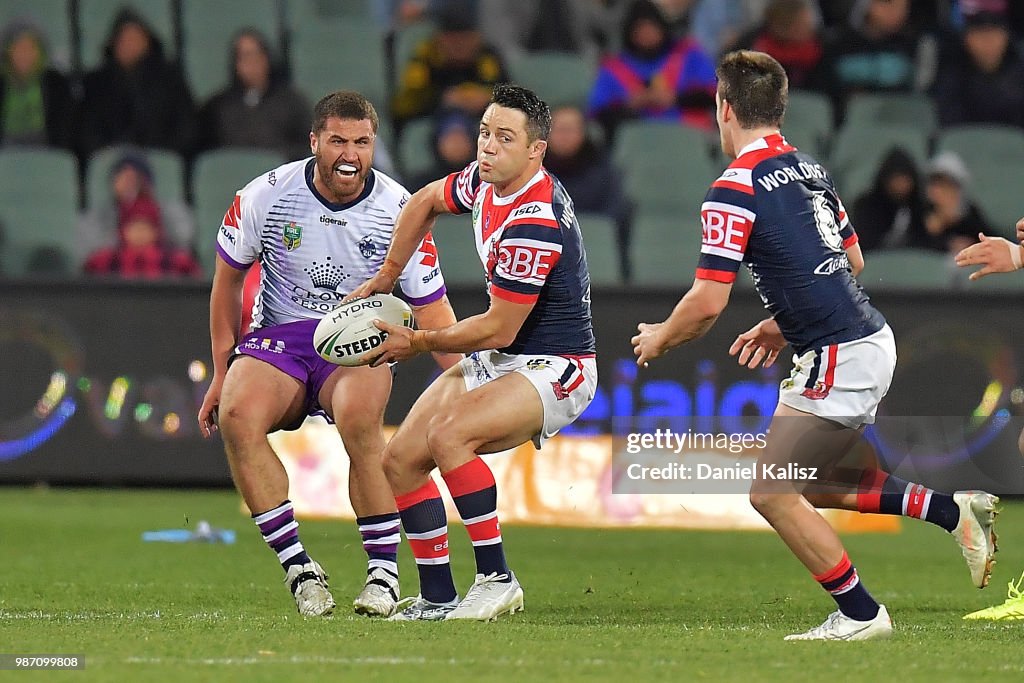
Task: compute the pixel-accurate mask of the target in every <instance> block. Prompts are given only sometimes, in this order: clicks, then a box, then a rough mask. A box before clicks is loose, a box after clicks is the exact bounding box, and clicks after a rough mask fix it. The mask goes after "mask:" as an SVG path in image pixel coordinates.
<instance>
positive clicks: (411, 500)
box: [395, 479, 441, 511]
mask: <svg viewBox="0 0 1024 683" xmlns="http://www.w3.org/2000/svg"><path fill="white" fill-rule="evenodd" d="M440 497H441V492H440V491H439V490H438V489H437V484H435V483H434V480H433V479H427V483H426V484H424V485H423V486H421V487H419V488H418V489H416V490H415V491H410V492H409V493H403V494H402V495H400V496H395V504H396V505H398V509H399V511H401V510H408V509H409V508H411V507H412V506H413V505H416V504H417V503H422V502H423V501H425V500H430V499H431V498H440Z"/></svg>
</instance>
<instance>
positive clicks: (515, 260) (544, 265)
mask: <svg viewBox="0 0 1024 683" xmlns="http://www.w3.org/2000/svg"><path fill="white" fill-rule="evenodd" d="M561 253H562V245H560V244H556V243H553V242H542V241H541V240H529V239H515V238H510V239H506V240H502V241H501V242H499V243H498V262H497V264H496V265H495V267H494V273H495V275H500V276H501V277H503V278H506V279H508V280H514V281H516V282H525V283H528V284H531V285H543V284H544V282H545V280H547V277H548V274H549V273H550V272H551V269H552V268H554V267H555V264H556V263H558V257H559V256H560V255H561Z"/></svg>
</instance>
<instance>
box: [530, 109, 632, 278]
mask: <svg viewBox="0 0 1024 683" xmlns="http://www.w3.org/2000/svg"><path fill="white" fill-rule="evenodd" d="M544 167H545V168H547V170H548V171H550V172H551V173H553V174H554V175H555V176H556V177H557V178H558V179H559V180H560V181H561V183H562V185H564V186H565V189H566V191H567V192H568V193H569V196H570V197H572V199H573V208H574V210H575V211H576V213H577V215H578V214H582V213H599V214H603V215H605V216H608V217H609V218H612V219H614V220H615V226H616V229H617V232H618V242H619V244H618V247H619V254H620V264H619V265H620V268H621V270H622V273H623V275H624V276H625V277H627V278H628V277H629V276H630V272H629V261H628V258H627V255H628V252H629V249H628V247H629V231H630V219H631V216H632V206H631V205H630V202H629V200H628V199H627V198H626V196H625V194H624V193H623V190H622V183H621V181H620V174H619V173H617V172H616V171H615V169H614V168H613V167H612V165H611V162H610V160H609V159H608V157H607V155H606V154H604V151H603V150H602V149H601V148H600V147H599V146H598V145H597V144H596V143H595V142H594V140H593V139H591V137H590V136H589V135H588V134H587V121H586V119H585V118H584V116H583V112H582V111H580V109H579V108H578V107H576V106H572V105H566V106H561V107H556V108H555V110H554V111H553V112H551V134H550V135H549V136H548V150H547V153H546V154H545V155H544ZM581 227H582V229H583V230H584V232H585V231H586V228H587V226H586V223H583V224H581Z"/></svg>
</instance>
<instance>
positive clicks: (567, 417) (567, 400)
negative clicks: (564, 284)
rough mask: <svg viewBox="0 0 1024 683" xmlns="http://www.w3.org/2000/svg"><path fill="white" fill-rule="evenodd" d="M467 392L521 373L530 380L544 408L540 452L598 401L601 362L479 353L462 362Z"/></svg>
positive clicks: (538, 436)
mask: <svg viewBox="0 0 1024 683" xmlns="http://www.w3.org/2000/svg"><path fill="white" fill-rule="evenodd" d="M459 367H460V368H461V370H462V379H463V380H464V381H465V382H466V389H467V390H468V391H473V390H474V389H476V388H477V387H482V386H483V385H485V384H487V383H488V382H491V381H493V380H496V379H498V378H499V377H501V376H503V375H507V374H509V373H510V372H518V373H519V374H521V375H522V376H523V377H525V378H526V379H528V380H530V384H532V385H533V387H534V389H536V390H537V393H538V394H540V401H541V403H542V404H543V405H544V426H543V427H542V428H541V430H540V432H538V433H537V434H536V435H534V437H533V445H534V446H535V447H537V448H538V449H539V448H540V447H541V446H542V445H544V442H545V441H547V440H548V439H550V438H551V437H552V436H554V435H555V434H557V433H558V430H560V429H561V428H562V427H564V426H566V425H567V424H570V423H572V421H573V420H575V419H576V418H577V417H579V416H580V414H581V413H582V412H583V411H584V410H586V408H587V406H588V405H590V402H591V401H593V400H594V392H595V391H596V390H597V359H596V358H595V357H594V356H527V355H509V354H506V353H499V352H497V351H477V352H475V353H472V354H470V355H469V356H467V357H466V358H463V359H462V361H461V362H460V363H459Z"/></svg>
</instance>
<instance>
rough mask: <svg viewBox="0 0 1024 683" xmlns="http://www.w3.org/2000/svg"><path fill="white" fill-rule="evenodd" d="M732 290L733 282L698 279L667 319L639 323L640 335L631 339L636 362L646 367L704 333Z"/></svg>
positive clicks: (723, 306) (722, 307)
mask: <svg viewBox="0 0 1024 683" xmlns="http://www.w3.org/2000/svg"><path fill="white" fill-rule="evenodd" d="M730 292H732V283H726V282H717V281H715V280H703V279H698V280H695V281H694V283H693V287H692V288H691V289H690V291H688V292H687V293H686V295H685V296H684V297H683V298H682V299H680V300H679V303H678V304H676V307H675V309H673V311H672V315H670V316H669V317H668V319H667V320H665V322H662V323H655V324H648V323H640V324H639V325H637V329H638V330H639V334H637V335H636V336H635V337H633V338H632V339H631V340H630V341H631V342H632V344H633V355H635V356H636V357H637V360H636V362H637V365H641V366H643V367H647V364H648V363H649V362H650V361H652V360H654V359H655V358H658V357H660V356H662V355H663V354H665V352H667V351H668V350H669V349H671V348H674V347H676V346H679V345H681V344H685V343H686V342H689V341H693V340H694V339H698V338H700V337H702V336H704V334H705V333H707V331H708V330H710V329H711V326H712V325H714V324H715V321H716V320H718V316H719V315H720V314H721V313H722V311H723V310H725V306H726V304H728V303H729V294H730Z"/></svg>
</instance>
